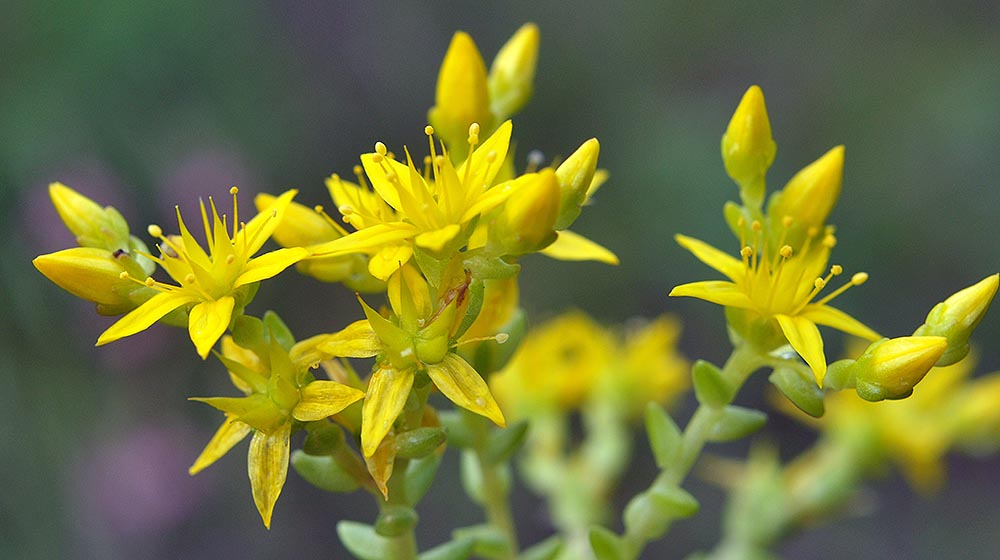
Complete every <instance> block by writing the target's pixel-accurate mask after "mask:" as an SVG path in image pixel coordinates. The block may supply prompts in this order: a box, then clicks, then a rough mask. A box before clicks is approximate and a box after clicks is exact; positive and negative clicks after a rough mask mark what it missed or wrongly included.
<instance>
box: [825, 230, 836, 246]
mask: <svg viewBox="0 0 1000 560" xmlns="http://www.w3.org/2000/svg"><path fill="white" fill-rule="evenodd" d="M823 246H824V247H826V248H827V249H833V248H834V247H836V246H837V238H836V237H834V236H833V235H832V234H829V233H828V234H826V237H824V238H823Z"/></svg>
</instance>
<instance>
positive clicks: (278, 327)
mask: <svg viewBox="0 0 1000 560" xmlns="http://www.w3.org/2000/svg"><path fill="white" fill-rule="evenodd" d="M264 326H266V327H267V330H268V332H269V333H271V337H272V338H274V339H275V340H277V341H278V344H280V345H281V347H282V348H284V349H285V351H288V350H291V349H292V346H293V345H294V344H295V336H293V335H292V331H291V330H290V329H289V328H288V325H286V324H285V322H284V321H282V320H281V317H279V316H278V314H277V313H275V312H274V311H266V312H265V313H264Z"/></svg>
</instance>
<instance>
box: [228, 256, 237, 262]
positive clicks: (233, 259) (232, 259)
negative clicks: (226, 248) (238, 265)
mask: <svg viewBox="0 0 1000 560" xmlns="http://www.w3.org/2000/svg"><path fill="white" fill-rule="evenodd" d="M234 262H236V255H226V264H233V263H234Z"/></svg>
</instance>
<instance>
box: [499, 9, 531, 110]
mask: <svg viewBox="0 0 1000 560" xmlns="http://www.w3.org/2000/svg"><path fill="white" fill-rule="evenodd" d="M537 62H538V26H536V25H535V24H533V23H526V24H524V25H523V26H521V29H518V30H517V33H515V34H514V36H513V37H511V38H510V40H509V41H507V43H506V44H504V46H503V47H502V48H501V49H500V52H498V53H497V56H496V58H494V59H493V65H492V66H491V67H490V76H489V92H490V109H491V110H492V111H493V116H494V117H495V118H496V119H497V120H498V121H503V120H505V119H506V118H507V117H509V116H510V115H513V114H514V113H516V112H518V111H520V110H521V108H522V107H524V105H525V104H526V103H527V102H528V100H529V99H531V94H532V92H533V90H534V84H533V82H534V80H535V65H536V63H537Z"/></svg>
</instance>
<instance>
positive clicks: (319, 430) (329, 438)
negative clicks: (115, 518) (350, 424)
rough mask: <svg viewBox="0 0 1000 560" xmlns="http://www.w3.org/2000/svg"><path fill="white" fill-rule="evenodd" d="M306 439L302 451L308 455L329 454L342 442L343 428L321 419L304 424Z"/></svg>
mask: <svg viewBox="0 0 1000 560" xmlns="http://www.w3.org/2000/svg"><path fill="white" fill-rule="evenodd" d="M306 431H307V432H308V433H309V435H308V436H306V441H305V443H304V444H302V451H305V452H306V453H308V454H309V455H331V454H332V453H333V452H334V451H336V450H337V449H339V448H340V446H341V445H343V444H344V430H343V428H341V427H340V426H338V425H336V424H333V423H330V422H327V421H326V420H321V421H319V422H309V423H308V424H306Z"/></svg>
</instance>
